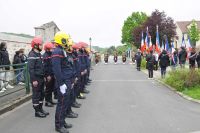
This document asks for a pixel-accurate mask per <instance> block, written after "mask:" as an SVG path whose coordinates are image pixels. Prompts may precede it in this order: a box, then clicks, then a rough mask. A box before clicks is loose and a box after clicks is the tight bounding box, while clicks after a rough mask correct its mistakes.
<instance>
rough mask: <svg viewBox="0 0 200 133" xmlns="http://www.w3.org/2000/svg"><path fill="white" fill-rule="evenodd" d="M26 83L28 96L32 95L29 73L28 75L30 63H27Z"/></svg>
mask: <svg viewBox="0 0 200 133" xmlns="http://www.w3.org/2000/svg"><path fill="white" fill-rule="evenodd" d="M24 70H25V82H26V94H29V93H30V84H29V83H30V79H29V73H28V63H27V62H26V63H25V69H24Z"/></svg>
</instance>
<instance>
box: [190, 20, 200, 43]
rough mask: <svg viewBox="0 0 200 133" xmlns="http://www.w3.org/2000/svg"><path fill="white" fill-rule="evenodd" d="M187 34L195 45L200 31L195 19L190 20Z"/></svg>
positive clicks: (199, 36)
mask: <svg viewBox="0 0 200 133" xmlns="http://www.w3.org/2000/svg"><path fill="white" fill-rule="evenodd" d="M189 35H190V39H191V41H192V42H194V45H196V42H197V41H199V39H200V31H199V29H198V28H197V23H196V21H195V20H193V21H192V25H191V27H190V28H189Z"/></svg>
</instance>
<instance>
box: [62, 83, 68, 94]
mask: <svg viewBox="0 0 200 133" xmlns="http://www.w3.org/2000/svg"><path fill="white" fill-rule="evenodd" d="M66 90H67V86H66V84H63V85H61V86H60V92H61V93H62V94H65V93H66Z"/></svg>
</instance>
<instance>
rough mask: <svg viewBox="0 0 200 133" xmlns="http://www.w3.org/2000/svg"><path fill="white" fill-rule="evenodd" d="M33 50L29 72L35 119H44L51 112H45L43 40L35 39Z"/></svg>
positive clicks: (29, 55) (29, 59) (29, 56)
mask: <svg viewBox="0 0 200 133" xmlns="http://www.w3.org/2000/svg"><path fill="white" fill-rule="evenodd" d="M31 47H32V50H31V51H30V52H29V54H28V70H29V74H30V82H31V85H32V103H33V108H34V109H35V117H40V118H44V117H46V116H47V115H49V112H46V111H44V110H43V101H44V96H45V93H44V65H43V60H42V55H41V53H40V52H41V51H42V47H43V46H42V38H40V37H34V38H33V40H32V41H31Z"/></svg>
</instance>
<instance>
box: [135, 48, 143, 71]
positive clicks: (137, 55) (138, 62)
mask: <svg viewBox="0 0 200 133" xmlns="http://www.w3.org/2000/svg"><path fill="white" fill-rule="evenodd" d="M135 59H136V63H137V70H138V71H140V66H141V61H142V53H141V51H140V49H138V51H137V53H136V54H135Z"/></svg>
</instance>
